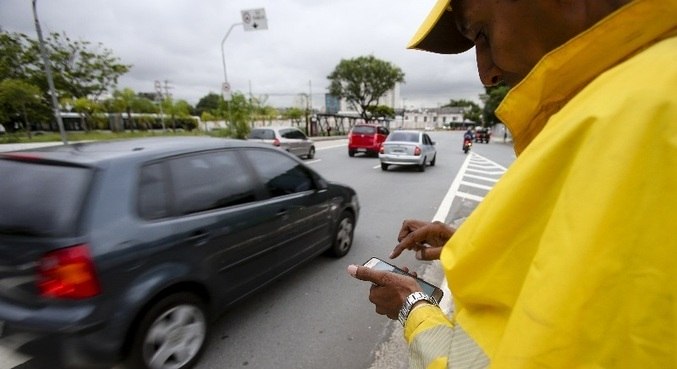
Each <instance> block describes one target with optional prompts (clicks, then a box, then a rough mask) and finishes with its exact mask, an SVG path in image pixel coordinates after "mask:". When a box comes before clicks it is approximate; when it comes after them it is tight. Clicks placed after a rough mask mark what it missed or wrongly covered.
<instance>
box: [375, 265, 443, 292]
mask: <svg viewBox="0 0 677 369" xmlns="http://www.w3.org/2000/svg"><path fill="white" fill-rule="evenodd" d="M363 265H364V266H366V267H367V268H371V269H374V270H385V271H387V272H394V273H398V274H404V275H408V276H411V277H414V276H413V275H411V274H409V273H407V272H405V271H404V270H402V269H400V268H398V267H396V266H394V265H392V264H389V263H386V262H385V261H383V260H381V259H379V258H371V259H369V260H367V262H366V263H364V264H363ZM414 278H416V281H418V284H419V285H420V286H421V288H422V289H423V292H424V293H425V294H426V295H428V296H431V297H434V298H435V301H437V302H440V300H442V295H444V292H442V290H441V289H440V288H439V287H437V286H435V285H433V284H430V283H428V282H426V281H424V280H423V279H421V278H418V277H414Z"/></svg>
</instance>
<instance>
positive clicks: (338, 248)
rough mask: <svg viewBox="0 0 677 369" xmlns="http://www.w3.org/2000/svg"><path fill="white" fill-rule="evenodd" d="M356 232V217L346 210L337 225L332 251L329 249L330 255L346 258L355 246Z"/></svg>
mask: <svg viewBox="0 0 677 369" xmlns="http://www.w3.org/2000/svg"><path fill="white" fill-rule="evenodd" d="M354 231H355V217H354V216H353V214H352V213H351V212H349V211H347V210H344V211H343V212H342V213H341V217H340V218H339V221H338V223H337V224H336V230H335V231H334V244H333V245H332V247H331V249H329V255H331V256H334V257H337V258H340V257H343V256H345V255H346V254H347V253H348V251H350V248H351V247H352V245H353V232H354Z"/></svg>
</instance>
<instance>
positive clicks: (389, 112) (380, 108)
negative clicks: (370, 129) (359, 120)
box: [369, 105, 395, 119]
mask: <svg viewBox="0 0 677 369" xmlns="http://www.w3.org/2000/svg"><path fill="white" fill-rule="evenodd" d="M369 113H370V114H371V116H372V117H375V118H383V119H393V118H395V109H393V108H391V107H390V106H387V105H376V106H370V107H369Z"/></svg>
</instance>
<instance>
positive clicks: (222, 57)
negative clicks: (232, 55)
mask: <svg viewBox="0 0 677 369" xmlns="http://www.w3.org/2000/svg"><path fill="white" fill-rule="evenodd" d="M242 24H243V23H241V22H240V23H233V25H232V26H230V28H229V29H228V32H226V35H225V36H223V40H221V62H222V63H223V82H224V83H228V72H226V53H225V52H224V49H223V45H224V44H225V43H226V39H227V38H228V36H229V35H230V32H231V31H232V30H233V28H235V26H238V25H242Z"/></svg>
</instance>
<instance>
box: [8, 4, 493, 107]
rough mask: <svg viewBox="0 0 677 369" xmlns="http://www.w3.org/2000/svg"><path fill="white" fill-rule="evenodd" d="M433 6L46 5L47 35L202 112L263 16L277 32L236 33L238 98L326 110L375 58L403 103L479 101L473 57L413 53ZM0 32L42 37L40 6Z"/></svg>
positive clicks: (11, 10) (126, 83)
mask: <svg viewBox="0 0 677 369" xmlns="http://www.w3.org/2000/svg"><path fill="white" fill-rule="evenodd" d="M434 2H435V1H434V0H425V1H424V0H390V1H386V0H341V1H336V0H260V1H258V2H255V3H252V2H251V1H246V0H229V1H217V0H173V1H165V0H115V1H109V0H59V1H54V0H38V2H37V4H38V15H39V17H40V21H41V25H42V27H43V32H45V33H46V32H62V31H64V32H66V33H67V34H68V35H69V36H70V37H71V38H74V39H81V40H86V41H90V42H92V43H93V44H96V43H99V42H100V43H102V44H103V46H104V47H106V48H108V49H111V50H112V51H113V53H114V55H116V56H117V57H119V58H120V59H121V60H122V62H123V63H125V64H131V65H132V69H131V71H130V72H129V73H128V74H127V75H125V76H124V77H123V78H121V80H120V83H119V85H118V88H125V87H129V88H132V89H134V90H136V91H153V82H154V81H155V80H161V81H164V80H168V81H169V83H170V85H171V86H172V91H171V92H172V93H173V95H174V97H175V98H178V99H185V100H187V101H188V102H190V103H192V104H195V103H197V101H198V100H199V99H200V98H201V97H202V96H204V95H206V94H208V93H210V92H215V93H218V92H219V90H220V86H221V83H222V82H223V67H222V56H221V41H222V39H223V38H224V36H225V35H226V32H228V30H229V28H230V27H231V26H232V25H234V24H237V23H240V22H241V18H240V17H241V11H242V10H250V9H255V8H264V9H265V12H266V16H267V20H268V29H267V30H262V31H252V32H246V31H244V29H243V27H242V26H241V25H236V26H234V27H233V28H232V31H231V32H230V34H229V36H228V38H227V39H226V42H225V44H224V49H225V61H226V67H227V68H226V69H227V73H228V80H229V82H230V84H231V86H232V89H233V90H235V91H240V92H243V93H249V92H250V89H251V92H252V94H254V95H256V96H268V103H270V104H273V105H276V106H289V105H293V104H294V101H295V99H296V96H297V95H298V94H301V93H309V92H312V94H313V101H314V106H320V105H322V102H323V95H324V93H325V92H326V89H327V86H328V81H327V78H326V77H327V75H329V74H330V73H331V71H332V70H333V69H334V67H335V66H336V65H337V64H338V63H339V62H340V60H341V59H350V58H354V57H358V56H362V55H374V56H375V57H377V58H380V59H383V60H386V61H389V62H391V63H393V64H394V65H396V66H398V67H400V68H401V69H402V70H403V71H404V73H405V76H406V77H405V78H406V83H405V84H404V85H402V86H401V92H400V95H401V98H402V103H405V102H406V105H407V106H416V107H424V106H425V107H430V106H437V105H440V104H444V103H446V102H448V101H449V99H461V98H463V99H469V100H474V101H477V102H479V99H478V94H480V93H482V92H483V91H484V89H483V87H482V86H481V84H480V82H479V79H478V77H477V72H476V67H475V58H474V53H473V51H469V52H466V53H464V54H461V55H453V56H445V55H436V54H431V53H426V52H421V51H413V50H406V49H405V46H406V44H407V42H408V41H409V38H410V37H411V36H412V35H413V33H414V32H415V31H416V29H417V27H418V25H419V24H420V22H421V21H422V20H423V19H424V18H425V16H426V14H427V12H428V10H429V9H430V8H431V7H432V5H433V4H434ZM0 27H2V29H3V30H5V31H9V32H23V33H26V34H28V35H31V36H35V27H34V23H33V18H32V11H31V2H30V1H29V0H1V1H0Z"/></svg>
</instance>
